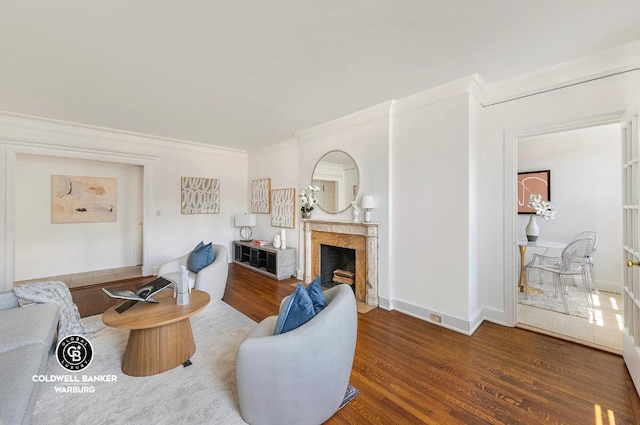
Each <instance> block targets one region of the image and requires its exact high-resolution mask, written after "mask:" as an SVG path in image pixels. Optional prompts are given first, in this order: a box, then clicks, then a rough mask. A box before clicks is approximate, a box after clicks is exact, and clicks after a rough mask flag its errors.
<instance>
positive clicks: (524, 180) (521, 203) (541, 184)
mask: <svg viewBox="0 0 640 425" xmlns="http://www.w3.org/2000/svg"><path fill="white" fill-rule="evenodd" d="M517 189H518V214H535V210H534V209H533V208H529V207H528V206H527V204H528V203H529V196H530V195H531V194H532V193H539V194H540V195H542V200H543V201H550V200H551V171H550V170H542V171H528V172H525V173H518V185H517Z"/></svg>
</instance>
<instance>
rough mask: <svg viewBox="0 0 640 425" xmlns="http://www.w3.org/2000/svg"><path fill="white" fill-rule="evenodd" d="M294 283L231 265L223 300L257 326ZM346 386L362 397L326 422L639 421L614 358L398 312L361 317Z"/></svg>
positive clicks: (495, 328)
mask: <svg viewBox="0 0 640 425" xmlns="http://www.w3.org/2000/svg"><path fill="white" fill-rule="evenodd" d="M293 282H295V280H294V279H289V280H283V281H280V282H277V281H275V280H272V279H269V278H266V277H263V276H261V275H258V274H257V273H253V272H251V271H249V270H246V269H243V268H241V267H237V266H235V265H233V264H231V265H230V266H229V280H228V283H227V288H226V292H225V296H224V298H223V300H224V301H225V302H226V303H227V304H229V305H231V306H233V307H234V308H236V309H237V310H239V311H241V312H242V313H244V314H245V315H247V316H249V317H250V318H252V319H253V320H255V321H260V320H262V319H264V318H265V317H267V316H270V315H275V314H277V312H278V307H279V305H280V301H281V300H282V298H283V297H284V296H286V295H288V294H290V293H291V292H293V290H294V288H293V287H292V286H291V283H293ZM351 384H352V385H353V386H355V387H356V388H358V389H359V390H360V395H358V396H357V397H356V398H355V399H354V400H353V401H351V402H350V403H349V404H348V405H347V406H345V407H344V408H343V409H342V410H340V411H339V412H337V413H336V414H335V415H334V416H333V417H332V418H331V419H329V421H327V424H358V425H363V424H446V425H448V424H460V425H463V424H464V425H470V424H495V425H499V424H505V425H514V424H532V425H533V424H576V425H584V424H596V425H599V424H604V425H613V424H617V425H622V424H629V425H631V424H639V423H640V399H639V398H638V395H637V393H636V392H635V389H634V387H633V384H632V382H631V379H630V377H629V374H628V372H627V369H626V367H625V365H624V362H623V360H622V358H621V357H620V356H618V355H615V354H610V353H607V352H604V351H599V350H597V349H593V348H589V347H584V346H581V345H578V344H575V343H572V342H567V341H563V340H560V339H556V338H553V337H550V336H546V335H541V334H537V333H534V332H531V331H527V330H523V329H517V328H507V327H503V326H499V325H495V324H492V323H488V322H485V323H484V324H482V325H481V326H480V328H479V329H478V330H477V331H476V332H475V333H474V335H473V336H470V337H469V336H465V335H462V334H459V333H457V332H453V331H450V330H447V329H445V328H442V327H439V326H436V325H433V324H430V323H427V322H425V321H422V320H419V319H416V318H413V317H410V316H407V315H405V314H402V313H398V312H396V311H385V310H383V309H379V308H378V309H374V310H373V311H371V312H369V313H366V314H358V341H357V345H356V354H355V358H354V364H353V370H352V373H351Z"/></svg>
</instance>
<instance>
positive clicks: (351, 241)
mask: <svg viewBox="0 0 640 425" xmlns="http://www.w3.org/2000/svg"><path fill="white" fill-rule="evenodd" d="M323 246H325V247H326V246H329V247H334V248H341V249H343V250H344V249H346V250H349V251H350V252H351V253H350V254H349V255H350V256H352V257H351V258H352V262H353V266H351V265H348V264H346V265H342V263H341V264H340V265H339V266H338V267H337V268H338V269H340V270H346V271H347V272H352V273H354V276H353V280H354V286H355V294H356V299H357V300H358V301H362V302H364V303H366V304H368V305H372V306H376V307H377V306H378V302H379V301H378V279H379V273H378V261H379V260H378V250H379V248H378V223H357V222H350V221H322V220H304V250H305V256H304V281H305V282H306V283H309V282H311V281H312V280H313V279H315V277H316V276H318V275H319V276H320V277H321V279H322V280H323V281H325V279H330V278H329V277H328V275H329V273H334V271H335V270H336V267H335V265H329V266H325V265H323V263H324V262H325V261H327V260H326V259H324V258H323V255H322V247H323ZM337 252H338V253H345V252H346V251H337ZM323 267H326V268H327V269H329V268H330V269H331V271H327V270H325V269H324V268H323ZM347 275H348V273H347ZM330 280H332V279H330Z"/></svg>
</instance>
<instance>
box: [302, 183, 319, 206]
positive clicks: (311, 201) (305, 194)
mask: <svg viewBox="0 0 640 425" xmlns="http://www.w3.org/2000/svg"><path fill="white" fill-rule="evenodd" d="M317 192H320V188H319V187H318V186H307V187H305V188H304V189H302V191H301V192H300V204H301V205H302V206H301V207H300V211H302V212H310V211H312V210H313V206H314V205H315V204H316V203H318V200H317V199H316V195H315V194H316V193H317Z"/></svg>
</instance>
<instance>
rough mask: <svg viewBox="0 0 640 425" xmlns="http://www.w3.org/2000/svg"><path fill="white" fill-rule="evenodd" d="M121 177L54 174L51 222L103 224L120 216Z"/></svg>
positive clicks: (52, 177) (52, 178)
mask: <svg viewBox="0 0 640 425" xmlns="http://www.w3.org/2000/svg"><path fill="white" fill-rule="evenodd" d="M117 204H118V179H116V178H113V177H82V176H60V175H52V176H51V223H52V224H64V223H104V222H115V221H116V219H117V215H118V214H117Z"/></svg>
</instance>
